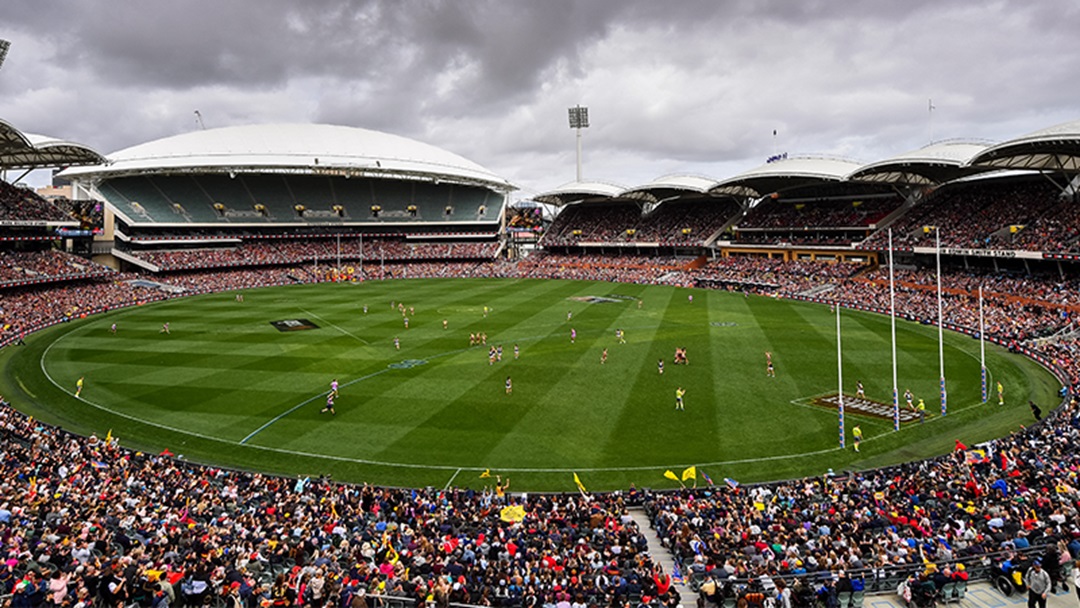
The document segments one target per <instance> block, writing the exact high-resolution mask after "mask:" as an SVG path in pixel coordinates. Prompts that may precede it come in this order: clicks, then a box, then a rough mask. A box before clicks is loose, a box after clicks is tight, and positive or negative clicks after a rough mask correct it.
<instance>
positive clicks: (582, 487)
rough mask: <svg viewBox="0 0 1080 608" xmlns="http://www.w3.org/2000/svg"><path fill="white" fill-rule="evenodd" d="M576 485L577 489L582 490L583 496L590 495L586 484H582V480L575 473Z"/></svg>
mask: <svg viewBox="0 0 1080 608" xmlns="http://www.w3.org/2000/svg"><path fill="white" fill-rule="evenodd" d="M574 483H576V484H577V489H579V490H581V493H582V494H588V493H589V491H588V490H586V489H585V484H583V483H581V478H580V477H578V476H577V473H574Z"/></svg>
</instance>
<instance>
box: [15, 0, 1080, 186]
mask: <svg viewBox="0 0 1080 608" xmlns="http://www.w3.org/2000/svg"><path fill="white" fill-rule="evenodd" d="M1078 20H1080V7H1078V6H1073V5H1072V4H1063V3H1028V2H1020V1H1009V0H998V1H996V2H948V3H942V2H930V1H928V0H918V1H912V2H894V1H885V0H872V1H864V2H857V3H849V2H835V1H825V0H813V1H801V2H789V1H784V0H770V1H749V0H747V1H743V2H730V1H729V2H715V1H706V0H687V1H684V2H675V3H667V2H655V1H649V0H636V1H628V2H622V1H598V0H555V1H548V0H544V1H527V0H501V1H496V0H478V1H468V0H461V1H449V0H445V1H437V0H431V1H400V2H395V1H390V0H386V1H380V2H360V1H356V2H351V1H337V2H330V1H328V2H286V1H284V0H232V1H229V2H220V1H210V0H196V1H191V2H134V1H126V2H115V1H106V0H84V1H82V2H77V3H64V4H61V3H52V2H40V1H38V0H14V1H9V2H5V6H4V20H3V21H2V22H0V37H5V38H9V39H12V40H13V41H14V42H15V44H14V45H13V47H12V54H11V56H10V57H9V59H8V63H7V64H6V65H5V66H4V68H3V70H2V71H0V118H4V119H7V120H10V121H11V122H13V123H15V124H16V125H18V126H20V127H21V128H24V129H25V130H28V131H36V132H44V133H48V134H51V135H56V136H60V137H65V138H69V139H73V140H76V141H81V142H84V143H87V144H89V145H92V146H95V147H97V148H98V149H100V150H103V151H106V152H108V151H112V150H115V149H118V148H121V147H125V146H129V145H133V144H137V143H141V142H144V141H148V140H150V139H154V138H157V137H161V136H165V135H171V134H175V133H179V132H183V131H187V130H191V129H193V128H195V127H196V126H195V123H194V116H193V112H194V110H196V109H198V110H200V112H201V113H202V115H203V117H204V118H205V121H206V124H207V126H208V127H218V126H226V125H230V124H242V123H256V122H328V123H336V124H346V125H355V126H362V127H367V128H373V129H378V130H383V131H388V132H392V133H397V134H401V135H405V136H408V137H414V138H417V139H420V140H422V141H426V142H429V143H432V144H434V145H438V146H441V147H445V148H447V149H450V150H452V151H454V152H457V153H459V154H462V155H464V156H466V157H468V158H470V159H473V160H476V161H477V162H480V163H481V164H484V165H486V166H488V167H490V168H492V169H493V170H495V171H497V172H500V173H503V174H505V175H506V176H507V177H508V178H510V179H511V180H514V181H517V182H519V183H522V184H523V185H525V186H529V187H532V188H535V189H545V188H550V187H552V186H554V185H557V184H558V183H561V182H563V181H567V180H568V179H569V178H570V177H571V176H572V175H573V158H574V154H573V149H574V135H573V132H572V131H571V130H570V129H569V128H568V126H567V124H566V108H567V107H568V106H572V105H575V104H577V103H583V104H585V105H588V106H589V108H590V113H591V116H592V119H593V125H592V126H591V127H590V128H589V129H588V130H587V131H586V133H585V158H586V176H587V177H589V178H599V179H607V180H609V181H615V182H621V183H627V184H631V183H642V182H645V181H648V180H650V179H652V178H654V177H656V176H658V175H660V174H662V173H668V172H672V171H686V172H691V173H704V174H709V175H713V176H714V177H725V176H727V175H730V174H731V173H732V172H735V171H738V170H742V169H746V168H749V167H752V166H755V165H756V164H759V163H760V161H761V160H762V159H764V158H765V157H766V156H768V155H769V154H771V153H773V152H774V151H790V152H792V153H798V152H821V153H831V154H841V155H847V156H853V157H857V158H860V159H863V160H867V161H872V160H877V159H880V158H884V157H886V156H890V155H893V154H897V153H900V152H903V151H906V150H909V149H912V148H915V147H918V146H920V145H922V144H925V143H926V141H927V140H928V139H930V138H931V137H934V138H935V139H938V138H944V137H985V138H991V139H1002V138H1007V137H1013V136H1017V135H1020V134H1022V133H1025V132H1028V131H1031V130H1034V129H1037V128H1041V127H1045V126H1048V125H1050V124H1054V123H1056V122H1060V121H1063V120H1068V119H1076V118H1080V112H1078V111H1077V110H1076V105H1075V99H1076V98H1077V95H1078V93H1080V91H1078V88H1080V85H1078V84H1077V83H1076V79H1075V74H1077V73H1080V54H1077V53H1075V52H1073V47H1074V46H1075V43H1074V38H1075V31H1074V27H1073V25H1074V24H1075V23H1077V22H1078ZM931 97H932V98H933V99H934V105H935V106H936V107H937V110H936V111H935V112H934V114H933V120H932V121H931V117H930V115H929V112H928V109H927V103H928V99H929V98H931ZM774 129H776V130H777V132H778V135H777V137H776V138H773V136H772V132H773V130H774Z"/></svg>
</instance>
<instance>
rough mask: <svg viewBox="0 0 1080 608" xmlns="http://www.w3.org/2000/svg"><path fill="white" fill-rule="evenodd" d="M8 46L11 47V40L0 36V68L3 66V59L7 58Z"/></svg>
mask: <svg viewBox="0 0 1080 608" xmlns="http://www.w3.org/2000/svg"><path fill="white" fill-rule="evenodd" d="M9 48H11V42H10V41H8V40H4V39H2V38H0V68H2V67H4V59H7V53H8V49H9Z"/></svg>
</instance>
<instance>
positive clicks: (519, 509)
mask: <svg viewBox="0 0 1080 608" xmlns="http://www.w3.org/2000/svg"><path fill="white" fill-rule="evenodd" d="M499 519H501V520H503V521H505V522H517V521H521V520H523V519H525V507H523V506H521V505H511V506H509V507H503V508H502V510H501V511H499Z"/></svg>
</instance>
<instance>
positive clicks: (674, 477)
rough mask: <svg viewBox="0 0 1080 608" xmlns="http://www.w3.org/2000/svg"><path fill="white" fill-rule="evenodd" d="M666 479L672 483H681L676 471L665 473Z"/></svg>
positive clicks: (669, 470)
mask: <svg viewBox="0 0 1080 608" xmlns="http://www.w3.org/2000/svg"><path fill="white" fill-rule="evenodd" d="M664 477H667V478H668V479H670V480H672V481H679V476H678V475H676V474H675V471H672V470H671V469H668V470H666V471H664Z"/></svg>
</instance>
